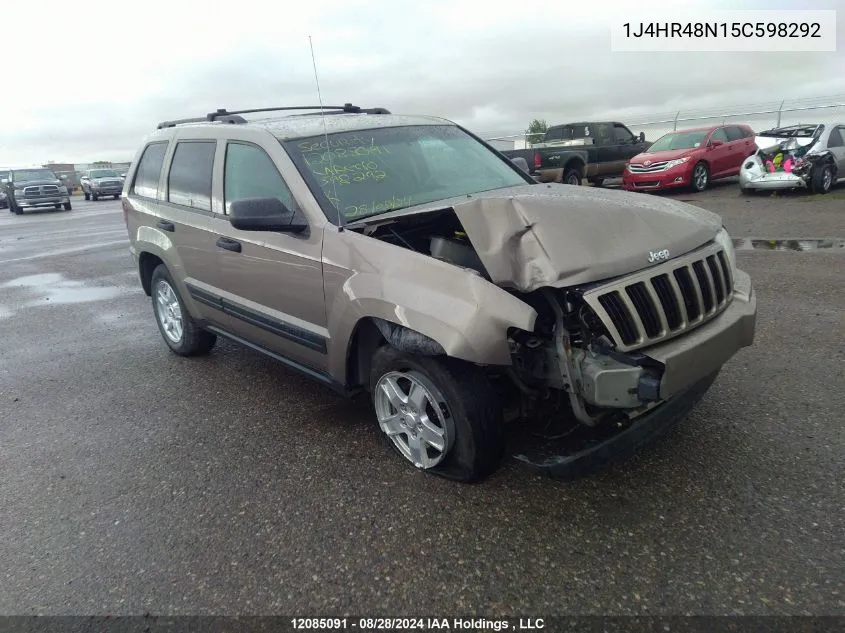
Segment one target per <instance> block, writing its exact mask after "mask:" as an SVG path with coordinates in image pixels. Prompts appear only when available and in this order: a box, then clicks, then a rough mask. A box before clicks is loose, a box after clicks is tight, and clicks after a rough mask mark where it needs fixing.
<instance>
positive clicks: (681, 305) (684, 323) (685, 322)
mask: <svg viewBox="0 0 845 633" xmlns="http://www.w3.org/2000/svg"><path fill="white" fill-rule="evenodd" d="M666 277H667V278H668V279H669V285H670V286H671V287H672V292H673V293H675V301H676V302H677V303H678V309H679V310H680V312H681V325H680V326H678V329H679V330H685V329H687V327H689V324H690V318H689V312H687V302H686V301H684V293H682V292H681V287H680V286H679V285H678V280H677V279H675V275H673V274H670V275H666Z"/></svg>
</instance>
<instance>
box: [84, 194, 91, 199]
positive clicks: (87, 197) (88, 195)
mask: <svg viewBox="0 0 845 633" xmlns="http://www.w3.org/2000/svg"><path fill="white" fill-rule="evenodd" d="M85 199H86V200H90V199H91V194H90V193H87V192H86V193H85Z"/></svg>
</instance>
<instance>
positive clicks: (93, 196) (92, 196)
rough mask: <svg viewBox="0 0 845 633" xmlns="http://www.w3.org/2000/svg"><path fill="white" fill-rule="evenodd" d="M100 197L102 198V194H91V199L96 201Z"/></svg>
mask: <svg viewBox="0 0 845 633" xmlns="http://www.w3.org/2000/svg"><path fill="white" fill-rule="evenodd" d="M99 199H100V196H98V195H97V194H96V193H92V194H91V200H93V201H94V202H96V201H97V200H99Z"/></svg>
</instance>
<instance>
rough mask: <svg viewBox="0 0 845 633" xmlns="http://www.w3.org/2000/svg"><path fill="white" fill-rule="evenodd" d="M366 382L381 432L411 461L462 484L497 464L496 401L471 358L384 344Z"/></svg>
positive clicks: (500, 432)
mask: <svg viewBox="0 0 845 633" xmlns="http://www.w3.org/2000/svg"><path fill="white" fill-rule="evenodd" d="M370 386H371V387H370V388H371V393H370V396H371V398H372V402H373V408H374V409H375V413H376V418H377V419H378V423H379V427H380V428H381V430H382V432H383V433H384V437H385V438H386V439H387V441H388V443H389V444H390V445H391V446H392V447H393V449H395V450H396V451H397V452H398V453H399V455H401V456H402V457H403V458H404V459H405V460H406V461H408V462H410V463H411V464H413V465H414V466H415V467H417V468H419V469H420V470H424V471H426V472H430V473H432V474H436V475H439V476H441V477H444V478H447V479H452V480H455V481H461V482H465V483H467V482H473V481H479V480H482V479H484V478H486V477H487V476H489V475H490V474H492V473H493V472H495V471H496V470H497V469H498V467H499V465H500V463H501V461H502V456H503V453H504V422H503V419H502V408H501V405H500V404H499V403H498V399H497V397H496V393H495V392H494V391H493V389H492V387H491V385H490V382H489V380H488V379H487V377H486V376H485V375H484V373H483V372H482V371H481V370H480V369H479V368H478V367H477V366H476V365H472V364H470V363H465V362H463V361H458V360H455V359H451V358H443V357H439V358H434V357H430V356H420V355H415V354H409V353H406V352H403V351H401V350H398V349H396V348H394V347H391V346H389V345H385V346H384V347H381V348H379V349H378V350H377V351H376V353H375V354H374V355H373V359H372V364H371V371H370Z"/></svg>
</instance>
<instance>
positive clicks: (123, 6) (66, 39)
mask: <svg viewBox="0 0 845 633" xmlns="http://www.w3.org/2000/svg"><path fill="white" fill-rule="evenodd" d="M52 4H53V3H52V2H50V3H47V4H45V3H43V2H39V3H27V2H19V1H15V2H9V3H6V4H5V6H4V9H3V23H4V50H5V51H6V55H5V59H6V62H7V63H6V71H5V82H4V84H5V85H4V88H5V90H4V91H3V95H2V96H1V97H0V117H2V118H0V120H2V133H0V165H17V164H33V163H38V164H40V163H44V162H47V161H48V160H53V161H56V162H87V161H93V160H112V161H121V160H129V159H131V158H132V155H133V153H134V151H135V149H136V147H137V146H138V144H139V142H140V141H141V139H142V137H143V136H144V135H145V134H147V133H148V132H150V131H151V130H153V129H154V128H155V126H156V124H157V123H158V122H159V121H161V120H164V119H168V118H179V117H188V116H198V115H203V114H205V113H206V112H208V111H211V110H214V109H216V108H218V107H226V108H228V109H237V108H253V107H261V106H272V105H291V104H294V105H299V104H307V105H312V104H315V103H316V102H317V90H316V86H315V82H314V71H313V67H312V62H311V52H310V49H309V44H308V36H309V35H311V36H312V37H313V42H314V47H315V53H316V60H317V67H318V71H319V79H320V85H321V89H322V96H323V101H324V103H326V104H333V105H334V104H342V103H344V102H347V101H350V102H353V103H355V104H360V105H364V106H383V107H386V108H388V109H390V110H391V111H393V112H401V113H415V114H433V115H438V116H443V117H446V118H449V119H452V120H454V121H457V122H459V123H461V124H464V125H467V126H469V127H470V128H471V129H472V130H473V131H475V132H479V133H482V134H485V135H493V134H504V133H508V132H510V133H516V132H521V131H522V130H524V129H525V127H526V125H527V123H528V122H529V121H530V120H531V119H533V118H535V117H537V118H545V119H546V120H547V121H549V123H554V122H565V121H571V120H577V119H584V118H588V119H589V118H613V119H619V120H623V121H625V120H626V119H634V118H636V119H642V118H643V116H644V115H649V114H652V113H666V112H668V111H674V110H678V109H700V108H707V107H714V106H730V105H735V104H749V103H759V102H771V101H773V100H780V99H782V98H805V97H819V96H826V95H840V96H842V95H845V72H843V69H845V0H804V1H803V2H800V1H799V2H788V1H783V0H765V1H745V2H742V1H739V0H733V2H721V1H719V0H708V1H705V2H689V1H688V2H685V3H684V5H685V6H689V7H692V6H698V7H701V8H702V10H705V11H706V10H707V9H710V10H713V9H727V8H749V9H777V8H805V9H838V15H837V21H838V24H837V40H838V42H837V44H838V46H837V48H838V51H837V52H835V53H771V52H769V53H693V52H685V53H612V52H611V50H610V49H611V46H610V30H609V29H610V24H611V22H610V21H611V20H615V21H617V22H619V21H628V20H629V19H630V20H632V21H633V20H636V19H638V11H640V10H641V8H643V7H646V6H652V7H659V6H661V5H667V6H668V5H675V6H677V4H678V3H672V2H656V1H653V2H647V1H645V0H639V1H638V2H631V1H630V0H627V1H625V2H610V1H608V0H605V1H604V2H597V3H588V2H570V1H566V2H563V1H562V2H556V3H553V2H541V3H532V2H514V1H512V0H509V1H507V2H505V1H502V2H501V6H497V3H495V2H492V1H491V0H486V1H485V0H452V1H451V2H450V1H443V0H417V1H414V2H408V1H405V0H378V1H376V0H373V1H371V2H363V1H355V0H343V1H335V0H321V1H319V2H306V1H305V0H302V1H300V2H295V3H294V2H292V1H291V0H275V1H273V0H264V2H261V1H256V0H237V1H236V2H227V3H225V4H224V3H219V2H214V1H212V0H203V1H195V0H167V1H162V0H142V1H139V2H115V1H114V0H109V1H101V0H85V1H84V2H80V3H71V4H66V3H63V4H61V5H59V4H58V3H56V4H55V8H54V9H51V8H49V7H50V6H51V5H52ZM33 24H35V25H37V28H36V29H35V31H33V29H32V28H30V26H29V25H33ZM839 115H840V116H839V118H842V119H845V109H843V110H840V112H839Z"/></svg>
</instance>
